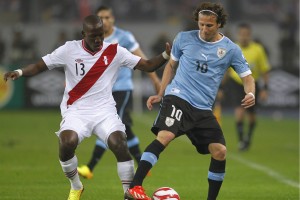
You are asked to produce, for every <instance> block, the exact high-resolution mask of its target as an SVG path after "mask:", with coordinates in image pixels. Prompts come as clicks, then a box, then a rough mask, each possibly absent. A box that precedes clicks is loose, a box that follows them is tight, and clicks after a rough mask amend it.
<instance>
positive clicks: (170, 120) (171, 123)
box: [165, 117, 175, 127]
mask: <svg viewBox="0 0 300 200" xmlns="http://www.w3.org/2000/svg"><path fill="white" fill-rule="evenodd" d="M174 121H175V119H173V118H171V117H167V118H166V121H165V123H166V125H167V126H168V127H170V126H173V124H174Z"/></svg>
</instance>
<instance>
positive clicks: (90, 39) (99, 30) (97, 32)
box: [82, 23, 104, 52]
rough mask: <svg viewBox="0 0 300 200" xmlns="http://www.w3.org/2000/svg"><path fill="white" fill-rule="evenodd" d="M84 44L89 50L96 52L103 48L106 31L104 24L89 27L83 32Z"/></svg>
mask: <svg viewBox="0 0 300 200" xmlns="http://www.w3.org/2000/svg"><path fill="white" fill-rule="evenodd" d="M82 34H83V38H84V42H85V44H87V48H88V49H89V50H90V51H92V52H96V51H99V50H100V49H101V48H102V45H103V40H104V30H103V27H102V24H101V23H99V24H96V25H88V26H87V27H86V30H85V31H83V32H82Z"/></svg>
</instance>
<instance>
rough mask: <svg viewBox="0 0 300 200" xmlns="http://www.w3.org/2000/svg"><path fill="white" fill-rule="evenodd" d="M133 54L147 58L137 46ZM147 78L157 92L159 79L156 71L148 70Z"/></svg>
mask: <svg viewBox="0 0 300 200" xmlns="http://www.w3.org/2000/svg"><path fill="white" fill-rule="evenodd" d="M132 53H133V54H134V55H137V56H140V57H141V58H144V59H147V57H146V55H145V54H144V52H143V51H142V50H141V48H137V49H136V50H135V51H133V52H132ZM147 74H148V76H149V78H150V79H151V81H152V84H153V87H154V89H155V91H156V92H159V88H160V79H159V77H158V76H157V74H156V72H149V73H147Z"/></svg>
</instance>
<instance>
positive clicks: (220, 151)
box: [211, 144, 227, 160]
mask: <svg viewBox="0 0 300 200" xmlns="http://www.w3.org/2000/svg"><path fill="white" fill-rule="evenodd" d="M226 152H227V149H226V146H224V145H220V144H219V145H218V146H217V147H216V148H214V150H213V151H212V152H211V155H212V157H213V158H214V159H216V160H225V159H226Z"/></svg>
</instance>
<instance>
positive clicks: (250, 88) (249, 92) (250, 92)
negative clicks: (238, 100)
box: [241, 75, 255, 108]
mask: <svg viewBox="0 0 300 200" xmlns="http://www.w3.org/2000/svg"><path fill="white" fill-rule="evenodd" d="M242 80H243V85H244V91H245V93H246V95H245V98H244V99H243V100H242V104H241V105H242V106H243V107H244V108H249V107H251V106H254V104H255V96H254V94H255V81H254V78H253V77H252V76H251V75H248V76H245V77H243V78H242Z"/></svg>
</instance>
